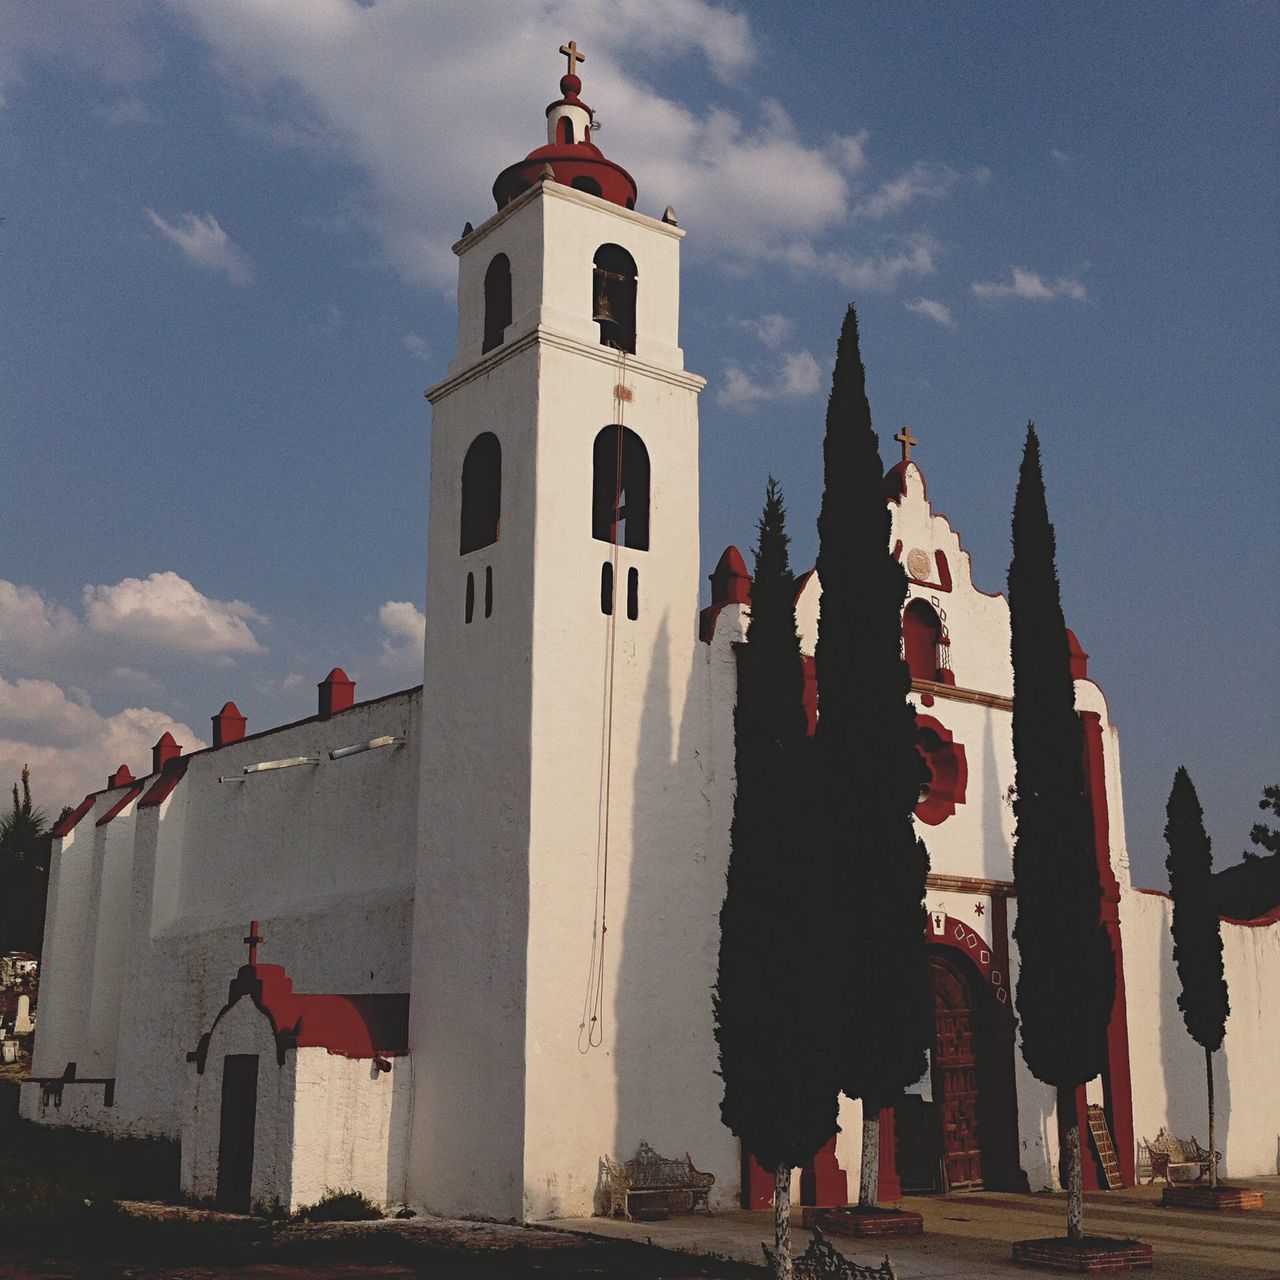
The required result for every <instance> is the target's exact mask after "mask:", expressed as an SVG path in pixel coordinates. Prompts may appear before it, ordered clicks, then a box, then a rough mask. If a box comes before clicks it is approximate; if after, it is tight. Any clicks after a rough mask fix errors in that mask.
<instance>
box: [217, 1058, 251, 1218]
mask: <svg viewBox="0 0 1280 1280" xmlns="http://www.w3.org/2000/svg"><path fill="white" fill-rule="evenodd" d="M257 1110H258V1055H257V1054H256V1053H229V1054H227V1056H226V1057H225V1058H223V1060H222V1120H221V1125H220V1128H219V1134H218V1196H217V1205H218V1208H219V1209H222V1210H223V1211H224V1212H226V1213H248V1212H249V1199H250V1190H251V1188H252V1186H253V1133H254V1120H255V1118H256V1114H257Z"/></svg>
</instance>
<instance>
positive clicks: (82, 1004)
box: [23, 690, 421, 1137]
mask: <svg viewBox="0 0 1280 1280" xmlns="http://www.w3.org/2000/svg"><path fill="white" fill-rule="evenodd" d="M419 707H420V694H419V693H418V691H416V690H412V691H408V692H406V693H403V694H398V695H395V696H393V697H390V698H384V699H380V700H378V701H376V702H371V703H363V704H357V705H356V706H355V707H353V708H351V709H349V710H347V711H343V712H340V713H338V714H337V715H335V716H334V717H332V718H331V719H329V720H327V721H321V720H311V721H305V722H302V723H301V724H297V725H292V726H286V727H285V728H283V729H281V730H279V731H276V732H273V733H270V734H264V735H258V736H257V737H254V738H250V739H248V740H245V741H243V742H240V743H235V744H232V745H230V746H226V747H222V748H219V749H217V750H211V751H206V752H201V753H198V754H196V755H193V756H191V757H189V758H188V761H187V771H186V774H185V776H184V777H183V778H182V780H181V781H180V782H179V783H178V784H177V786H176V788H175V789H174V790H173V792H172V793H171V794H170V795H169V796H168V798H167V799H165V800H164V802H163V803H162V804H161V805H160V806H159V807H158V808H157V807H148V808H142V809H139V808H137V807H136V805H131V806H130V807H129V808H128V809H127V810H125V811H124V812H122V813H121V814H120V815H119V816H118V817H117V818H115V819H114V820H113V821H112V822H110V823H108V824H107V825H106V826H105V827H96V826H95V825H94V824H95V823H96V821H97V819H98V818H99V817H101V816H102V814H103V813H105V812H106V811H107V810H108V809H109V808H110V807H111V805H112V804H114V803H115V802H116V801H118V800H119V799H120V798H122V796H123V794H124V793H123V792H122V791H120V790H116V791H114V792H107V793H104V794H103V795H101V796H99V797H98V798H97V800H96V802H95V806H94V808H93V810H92V811H90V812H89V813H88V814H86V815H85V817H84V818H83V819H82V820H81V821H80V823H79V824H78V825H77V826H76V827H75V829H74V830H73V831H72V832H71V833H70V835H69V836H68V837H67V838H66V839H65V840H63V841H62V848H61V850H60V851H59V850H57V849H55V853H54V878H53V880H52V884H51V890H50V901H51V903H52V913H51V918H50V923H49V925H48V930H47V932H48V935H49V940H50V944H51V945H49V948H48V949H49V954H50V955H51V957H52V963H51V964H50V965H49V966H48V967H47V968H46V973H45V975H44V978H45V981H44V982H43V983H42V992H41V997H42V999H41V1006H42V1007H41V1013H42V1017H41V1026H40V1028H39V1031H38V1033H37V1036H36V1065H35V1069H34V1071H33V1074H35V1075H47V1076H56V1075H61V1073H62V1070H63V1067H64V1066H65V1065H66V1062H67V1061H75V1062H76V1063H77V1071H78V1074H80V1075H82V1076H83V1075H89V1074H91V1073H92V1074H96V1075H104V1076H110V1075H114V1076H116V1078H117V1087H116V1099H115V1105H114V1106H113V1107H111V1108H103V1107H101V1106H100V1104H99V1106H98V1108H97V1110H96V1111H93V1110H92V1109H91V1108H90V1109H86V1106H85V1105H82V1104H77V1107H76V1108H75V1109H71V1110H69V1109H67V1104H66V1099H68V1098H70V1097H71V1096H72V1094H73V1093H76V1094H77V1096H78V1092H77V1091H76V1090H75V1089H73V1088H71V1087H68V1088H66V1089H64V1091H63V1093H64V1105H63V1107H62V1108H58V1109H56V1114H55V1109H54V1108H52V1107H50V1108H46V1109H45V1117H44V1118H46V1119H48V1120H50V1121H51V1122H58V1123H66V1122H67V1120H68V1118H70V1117H72V1116H75V1117H78V1119H77V1122H80V1120H81V1119H84V1118H85V1117H87V1120H86V1122H87V1123H89V1124H90V1125H91V1126H92V1127H96V1128H103V1129H106V1130H108V1131H111V1132H116V1133H121V1134H134V1135H147V1136H167V1137H176V1136H177V1135H178V1132H179V1128H180V1126H181V1121H182V1099H183V1096H184V1090H185V1080H186V1073H187V1067H186V1063H185V1055H186V1054H187V1052H188V1051H189V1050H191V1049H193V1048H194V1047H195V1044H196V1042H197V1040H198V1038H199V1036H200V1035H201V1034H202V1032H203V1031H204V1030H206V1029H207V1028H208V1026H209V1025H210V1023H211V1022H212V1021H213V1018H214V1016H215V1015H216V1014H217V1012H218V1010H219V1009H220V1008H221V1007H222V1005H223V1004H224V1003H225V1001H226V998H227V986H228V983H229V982H230V980H231V978H232V977H233V976H234V975H235V972H236V970H237V968H238V967H239V965H240V964H242V963H243V961H244V956H245V948H244V945H243V942H242V941H241V939H242V938H243V936H244V934H245V933H246V931H247V928H248V924H249V921H250V920H251V919H258V920H259V921H260V922H261V923H262V926H263V930H264V932H265V934H266V938H267V941H266V943H265V944H264V946H263V950H262V955H263V959H264V960H270V961H271V962H273V963H277V964H282V965H284V966H285V967H286V969H287V970H288V972H289V974H290V977H291V978H293V980H294V981H295V983H296V986H297V989H298V990H299V991H310V992H317V993H325V992H335V993H347V994H354V993H361V992H397V991H407V990H408V987H409V950H410V948H409V935H410V919H411V915H412V900H413V871H412V868H413V863H414V851H415V847H416V840H417V776H418V761H417V732H418V726H419V723H420V718H421V717H420V710H419ZM383 735H391V736H403V737H404V738H406V742H405V744H404V745H402V746H398V747H389V748H384V749H379V750H374V751H369V752H365V753H363V754H360V755H356V756H352V757H349V758H346V759H342V760H338V761H330V760H329V759H328V758H327V753H328V752H329V751H330V750H333V749H336V748H340V747H345V746H350V745H353V744H355V743H359V742H364V741H368V740H369V739H371V738H375V737H379V736H383ZM294 755H313V756H319V757H321V759H322V763H321V764H320V765H319V766H314V767H312V766H301V767H299V768H296V769H288V770H281V771H279V772H277V773H264V774H259V775H253V776H251V777H249V778H248V780H247V781H245V782H232V783H220V782H219V781H218V779H219V777H221V776H227V777H242V776H244V775H243V773H242V770H243V767H244V766H245V765H246V764H252V763H257V762H259V761H262V760H271V759H280V758H284V757H287V756H294ZM299 775H303V776H299ZM155 780H156V779H155V778H154V777H152V778H150V779H148V780H147V781H148V785H150V784H151V783H153V782H154V781H155ZM144 795H145V792H144ZM91 1067H92V1069H93V1070H92V1072H91V1071H90V1068H91ZM84 1088H85V1089H87V1088H89V1086H84ZM96 1092H97V1094H98V1095H99V1096H100V1095H101V1092H102V1090H101V1086H99V1087H98V1088H97V1090H96ZM38 1097H39V1090H38V1088H36V1087H34V1086H33V1087H28V1088H27V1089H25V1090H24V1099H23V1106H24V1108H26V1109H27V1111H28V1112H29V1113H31V1114H33V1115H34V1114H36V1113H37V1112H38V1111H39V1107H38ZM32 1099H35V1100H36V1101H33V1100H32Z"/></svg>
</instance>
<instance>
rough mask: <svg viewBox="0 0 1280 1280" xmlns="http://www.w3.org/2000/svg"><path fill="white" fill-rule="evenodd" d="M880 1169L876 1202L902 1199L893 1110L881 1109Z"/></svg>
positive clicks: (878, 1170) (890, 1108) (889, 1108)
mask: <svg viewBox="0 0 1280 1280" xmlns="http://www.w3.org/2000/svg"><path fill="white" fill-rule="evenodd" d="M879 1154H880V1167H879V1168H878V1169H877V1170H876V1202H877V1203H879V1202H880V1201H881V1200H901V1199H902V1179H901V1178H900V1177H899V1176H898V1131H897V1126H896V1124H895V1123H894V1118H893V1108H892V1107H881V1108H880V1152H879Z"/></svg>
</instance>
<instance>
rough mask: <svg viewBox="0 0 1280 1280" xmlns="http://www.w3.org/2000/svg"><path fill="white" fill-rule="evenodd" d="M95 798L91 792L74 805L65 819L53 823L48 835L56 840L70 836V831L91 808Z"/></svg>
mask: <svg viewBox="0 0 1280 1280" xmlns="http://www.w3.org/2000/svg"><path fill="white" fill-rule="evenodd" d="M97 798H98V793H97V792H96V791H91V792H90V793H89V794H88V795H87V796H85V798H84V799H83V800H81V801H80V803H79V804H78V805H76V807H75V808H74V809H72V810H71V812H70V813H69V814H67V816H66V817H65V818H63V819H62V821H61V822H56V823H54V827H53V830H52V831H51V832H50V833H49V834H50V835H52V836H55V837H56V838H58V839H61V838H62V837H63V836H69V835H70V834H71V829H72V828H73V827H74V826H75V825H76V823H77V822H79V821H80V819H81V818H83V817H84V815H85V814H86V813H88V812H89V810H90V809H92V808H93V802H94V801H95V800H96V799H97Z"/></svg>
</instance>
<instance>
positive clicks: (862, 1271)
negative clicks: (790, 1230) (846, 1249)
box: [760, 1227, 898, 1280]
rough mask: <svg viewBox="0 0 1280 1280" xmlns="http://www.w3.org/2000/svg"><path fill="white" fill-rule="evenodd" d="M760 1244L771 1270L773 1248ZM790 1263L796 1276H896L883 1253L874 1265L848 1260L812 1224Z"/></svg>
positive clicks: (849, 1279)
mask: <svg viewBox="0 0 1280 1280" xmlns="http://www.w3.org/2000/svg"><path fill="white" fill-rule="evenodd" d="M760 1247H761V1248H762V1249H763V1250H764V1257H765V1261H766V1262H767V1263H768V1264H769V1270H770V1271H774V1270H775V1269H776V1268H775V1265H774V1261H773V1250H772V1249H770V1248H769V1246H768V1245H767V1244H762V1245H761V1246H760ZM793 1265H794V1267H795V1276H796V1280H898V1273H897V1272H896V1271H895V1270H894V1269H893V1263H891V1262H890V1261H889V1259H888V1257H887V1256H886V1257H885V1260H884V1261H883V1262H882V1263H881V1264H880V1265H879V1266H878V1267H864V1266H862V1265H860V1264H859V1263H857V1262H850V1261H849V1259H848V1258H846V1257H845V1256H844V1254H842V1253H841V1252H840V1251H839V1250H838V1249H837V1248H836V1247H835V1246H834V1245H833V1244H832V1243H831V1241H830V1240H828V1239H827V1237H826V1236H824V1235H823V1234H822V1228H821V1227H814V1229H813V1239H812V1240H810V1241H809V1247H808V1248H807V1249H806V1250H805V1251H804V1252H803V1253H802V1254H801V1255H800V1256H799V1257H798V1258H796V1259H795V1260H794V1262H793Z"/></svg>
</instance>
